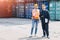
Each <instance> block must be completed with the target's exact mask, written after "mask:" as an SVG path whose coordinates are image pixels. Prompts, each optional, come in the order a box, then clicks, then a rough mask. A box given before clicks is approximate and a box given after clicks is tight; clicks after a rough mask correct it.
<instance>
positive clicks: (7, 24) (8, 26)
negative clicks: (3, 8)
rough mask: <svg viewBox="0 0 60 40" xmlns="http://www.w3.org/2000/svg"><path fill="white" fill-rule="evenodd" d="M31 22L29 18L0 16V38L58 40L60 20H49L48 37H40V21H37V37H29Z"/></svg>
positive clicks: (11, 39)
mask: <svg viewBox="0 0 60 40" xmlns="http://www.w3.org/2000/svg"><path fill="white" fill-rule="evenodd" d="M31 22H32V21H31V20H30V19H20V18H0V40H60V21H50V24H49V33H50V39H47V38H41V36H42V28H41V22H39V26H38V33H37V37H32V38H29V36H30V30H31Z"/></svg>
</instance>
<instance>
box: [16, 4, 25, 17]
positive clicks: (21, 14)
mask: <svg viewBox="0 0 60 40" xmlns="http://www.w3.org/2000/svg"><path fill="white" fill-rule="evenodd" d="M16 11H17V17H19V18H20V17H21V18H23V17H24V4H18V5H17V6H16Z"/></svg>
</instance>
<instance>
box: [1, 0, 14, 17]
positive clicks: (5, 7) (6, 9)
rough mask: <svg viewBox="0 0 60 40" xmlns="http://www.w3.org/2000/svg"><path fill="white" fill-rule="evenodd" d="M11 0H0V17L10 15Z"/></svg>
mask: <svg viewBox="0 0 60 40" xmlns="http://www.w3.org/2000/svg"><path fill="white" fill-rule="evenodd" d="M12 4H13V1H12V0H2V1H0V18H3V17H4V18H5V17H12Z"/></svg>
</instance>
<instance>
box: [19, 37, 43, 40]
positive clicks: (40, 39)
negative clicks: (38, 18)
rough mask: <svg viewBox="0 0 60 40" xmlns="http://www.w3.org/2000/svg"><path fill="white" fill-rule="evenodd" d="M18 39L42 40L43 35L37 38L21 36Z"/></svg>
mask: <svg viewBox="0 0 60 40" xmlns="http://www.w3.org/2000/svg"><path fill="white" fill-rule="evenodd" d="M18 40H42V37H36V38H29V37H25V38H19V39H18Z"/></svg>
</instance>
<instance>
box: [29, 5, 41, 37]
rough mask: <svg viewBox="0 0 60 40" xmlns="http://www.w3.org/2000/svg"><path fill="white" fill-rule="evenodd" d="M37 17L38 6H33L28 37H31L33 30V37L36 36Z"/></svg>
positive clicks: (38, 13)
mask: <svg viewBox="0 0 60 40" xmlns="http://www.w3.org/2000/svg"><path fill="white" fill-rule="evenodd" d="M39 15H40V11H39V9H38V4H34V9H33V10H32V28H31V36H30V37H32V34H33V30H34V28H35V36H36V34H37V29H38V22H39Z"/></svg>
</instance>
